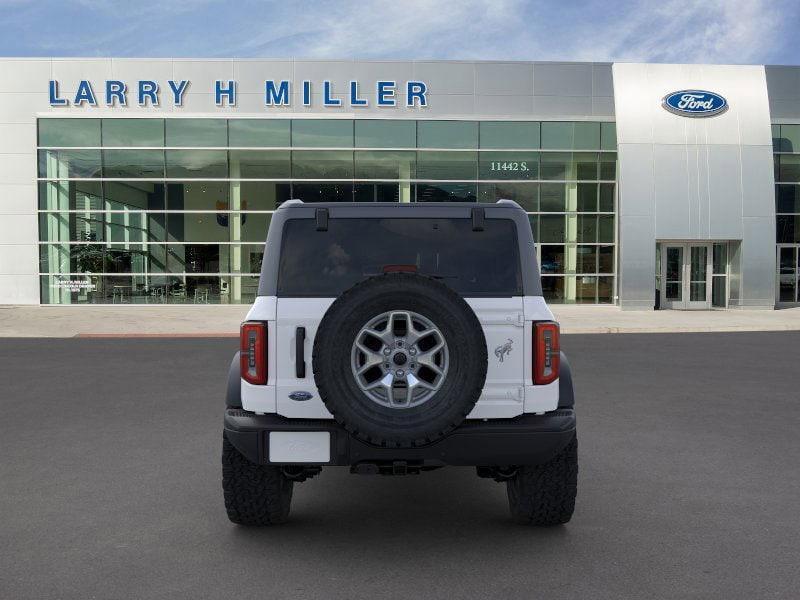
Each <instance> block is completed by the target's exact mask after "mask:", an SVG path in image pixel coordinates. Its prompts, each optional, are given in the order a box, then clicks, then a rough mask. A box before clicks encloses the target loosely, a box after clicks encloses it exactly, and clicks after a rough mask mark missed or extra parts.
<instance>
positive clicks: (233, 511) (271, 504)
mask: <svg viewBox="0 0 800 600" xmlns="http://www.w3.org/2000/svg"><path fill="white" fill-rule="evenodd" d="M293 483H294V482H293V481H292V480H290V479H287V478H286V477H285V476H284V475H283V473H282V472H281V470H280V469H279V468H278V467H271V466H266V465H256V464H253V463H251V462H250V461H249V460H247V459H246V458H245V457H244V456H242V454H241V453H240V452H239V451H238V450H237V449H236V448H235V447H234V446H233V444H231V443H230V442H229V441H228V438H227V436H225V434H224V433H223V434H222V490H223V492H224V496H225V510H226V511H227V512H228V518H229V519H230V520H231V521H233V522H234V523H237V524H239V525H277V524H278V523H283V522H285V521H286V519H287V518H288V517H289V507H290V505H291V503H292V487H293Z"/></svg>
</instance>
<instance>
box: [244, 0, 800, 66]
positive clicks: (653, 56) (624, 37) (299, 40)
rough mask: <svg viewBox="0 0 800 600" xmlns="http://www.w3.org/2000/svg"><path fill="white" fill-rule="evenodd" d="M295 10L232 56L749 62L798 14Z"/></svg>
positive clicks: (706, 9) (675, 6)
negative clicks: (278, 55) (277, 55)
mask: <svg viewBox="0 0 800 600" xmlns="http://www.w3.org/2000/svg"><path fill="white" fill-rule="evenodd" d="M273 6H274V5H273ZM295 6H298V5H297V4H296V5H295ZM299 7H300V8H299V9H298V10H297V11H296V12H295V11H290V12H283V11H281V13H279V15H276V16H279V19H278V22H272V23H270V24H269V26H268V27H264V25H266V23H260V24H259V25H261V26H262V27H261V28H260V29H259V31H257V32H253V33H251V34H250V35H249V40H248V42H247V43H245V44H242V45H239V46H236V47H235V48H234V54H245V55H250V54H255V55H258V54H261V55H270V54H274V53H276V52H280V53H281V54H282V55H284V56H285V55H294V56H308V57H342V58H350V57H357V58H380V57H397V58H463V59H475V58H477V59H480V58H484V59H516V60H600V61H602V60H625V61H661V62H711V63H719V62H731V63H748V62H759V61H766V60H768V59H769V57H771V56H774V55H775V54H776V53H777V49H776V46H777V44H776V40H777V41H780V39H781V38H782V35H785V33H784V28H785V25H786V23H791V22H795V23H796V22H797V16H798V12H800V11H798V7H797V5H796V3H794V2H791V1H788V2H786V1H783V2H778V1H774V0H773V1H770V0H704V1H702V2H700V1H695V0H660V1H658V2H652V1H651V2H632V1H630V0H629V1H622V2H619V1H618V2H609V1H607V0H594V1H584V2H572V3H570V2H568V1H564V2H543V1H527V2H526V1H523V0H492V1H489V2H486V1H480V0H437V1H434V0H406V1H404V2H397V1H386V0H379V1H374V2H333V3H331V2H322V3H314V6H313V8H312V7H311V6H309V4H308V3H300V4H299ZM248 28H250V27H248Z"/></svg>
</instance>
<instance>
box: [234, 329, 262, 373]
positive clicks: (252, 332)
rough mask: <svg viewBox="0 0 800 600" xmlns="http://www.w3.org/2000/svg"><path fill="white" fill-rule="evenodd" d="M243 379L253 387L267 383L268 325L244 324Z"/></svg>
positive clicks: (241, 354)
mask: <svg viewBox="0 0 800 600" xmlns="http://www.w3.org/2000/svg"><path fill="white" fill-rule="evenodd" d="M239 343H240V347H239V350H240V354H239V359H240V360H241V363H240V367H241V368H240V370H241V373H242V379H244V380H245V381H246V382H247V383H252V384H253V385H264V384H265V383H267V324H266V323H260V322H258V321H247V322H246V323H242V328H241V333H240V336H239Z"/></svg>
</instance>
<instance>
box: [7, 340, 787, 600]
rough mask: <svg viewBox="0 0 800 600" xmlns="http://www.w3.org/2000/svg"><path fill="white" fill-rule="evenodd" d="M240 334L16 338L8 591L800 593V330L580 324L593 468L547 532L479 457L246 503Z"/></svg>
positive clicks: (578, 367)
mask: <svg viewBox="0 0 800 600" xmlns="http://www.w3.org/2000/svg"><path fill="white" fill-rule="evenodd" d="M236 345H237V340H236V339H225V338H222V339H24V340H23V339H2V340H0V382H2V387H0V406H1V407H2V418H1V419H0V440H2V441H1V442H0V443H1V444H2V445H1V446H0V447H1V448H2V459H0V543H1V544H2V550H0V598H14V599H23V598H80V599H85V598H184V597H191V598H195V599H197V598H224V597H227V598H255V597H259V598H326V599H334V598H359V597H372V598H375V597H378V598H472V597H475V598H532V597H543V598H593V599H597V598H726V599H727V598H747V599H753V598H767V597H774V598H789V597H796V596H797V589H798V586H800V570H798V564H800V518H798V514H797V510H798V506H800V435H798V428H799V427H800V375H798V358H799V357H800V353H798V349H799V348H800V332H772V333H692V334H690V333H684V334H616V335H615V334H602V335H568V336H564V338H563V340H562V346H563V348H564V350H565V351H566V352H567V353H568V354H569V356H570V361H571V363H572V367H573V372H574V375H575V380H576V393H577V408H578V414H579V426H578V427H579V439H580V475H579V487H578V503H577V507H576V513H575V517H574V519H573V520H572V522H571V523H569V524H568V525H566V526H564V527H561V528H553V529H531V528H525V527H521V526H518V525H515V524H514V523H513V522H512V521H511V520H510V518H509V516H508V508H507V502H506V497H505V488H504V486H501V485H499V484H496V483H494V482H492V481H490V480H483V479H478V478H477V477H476V476H475V474H474V470H472V469H466V468H463V469H461V468H450V469H443V470H438V471H433V472H429V473H424V474H422V475H419V476H407V477H379V476H355V475H350V474H349V473H348V472H347V471H346V469H337V468H330V469H327V470H323V473H322V474H321V475H320V476H319V477H318V478H315V479H313V480H311V481H309V482H307V483H303V484H300V485H297V486H296V487H295V496H294V498H295V499H294V504H293V507H292V517H291V520H290V522H289V523H288V524H286V525H284V526H280V527H275V528H265V529H245V528H240V527H236V526H234V525H232V524H230V523H229V522H228V520H227V518H226V517H225V511H224V509H223V505H222V491H221V487H220V465H219V455H220V447H221V437H222V434H221V424H222V409H223V404H224V402H223V396H222V395H223V390H224V387H225V377H226V373H227V366H228V363H229V361H230V356H231V355H232V353H233V352H234V351H235V347H236Z"/></svg>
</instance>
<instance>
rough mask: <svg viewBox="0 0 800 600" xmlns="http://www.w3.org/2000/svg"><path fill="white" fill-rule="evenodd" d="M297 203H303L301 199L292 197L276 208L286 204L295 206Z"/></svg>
mask: <svg viewBox="0 0 800 600" xmlns="http://www.w3.org/2000/svg"><path fill="white" fill-rule="evenodd" d="M298 204H303V201H302V200H299V199H297V198H292V199H291V200H287V201H286V202H283V203H281V205H280V206H279V207H278V210H280V209H282V208H285V207H288V206H297V205H298Z"/></svg>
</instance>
